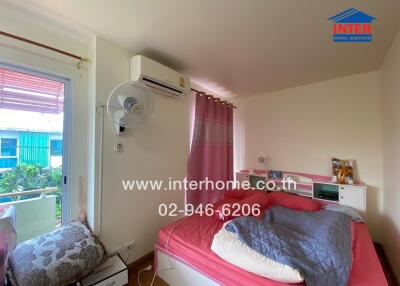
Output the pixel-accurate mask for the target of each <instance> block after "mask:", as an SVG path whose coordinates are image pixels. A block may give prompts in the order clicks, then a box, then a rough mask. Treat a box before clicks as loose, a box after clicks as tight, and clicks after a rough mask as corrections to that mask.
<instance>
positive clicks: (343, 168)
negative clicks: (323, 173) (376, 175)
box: [332, 158, 354, 184]
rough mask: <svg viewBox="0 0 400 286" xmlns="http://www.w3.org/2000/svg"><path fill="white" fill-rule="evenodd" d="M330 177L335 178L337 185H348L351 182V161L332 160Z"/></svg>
mask: <svg viewBox="0 0 400 286" xmlns="http://www.w3.org/2000/svg"><path fill="white" fill-rule="evenodd" d="M332 175H333V176H336V178H337V182H338V183H339V184H348V183H349V181H353V180H354V178H353V160H341V159H337V158H332Z"/></svg>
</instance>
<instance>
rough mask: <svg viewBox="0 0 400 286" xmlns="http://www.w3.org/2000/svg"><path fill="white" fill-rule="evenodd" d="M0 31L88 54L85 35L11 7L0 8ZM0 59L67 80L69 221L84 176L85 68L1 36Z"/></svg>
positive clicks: (74, 215)
mask: <svg viewBox="0 0 400 286" xmlns="http://www.w3.org/2000/svg"><path fill="white" fill-rule="evenodd" d="M0 30H3V31H6V32H8V33H13V34H16V35H19V36H22V37H26V38H29V39H31V40H34V41H37V42H41V43H46V44H48V45H51V46H54V47H57V48H59V49H65V50H67V51H70V52H72V53H75V54H78V55H81V56H83V57H87V56H88V53H89V46H88V44H87V41H88V40H89V37H87V36H86V35H83V34H82V35H80V36H77V35H79V34H78V33H77V32H76V31H72V30H68V29H65V28H64V27H61V26H58V25H56V24H54V23H51V24H49V22H47V21H44V20H43V19H40V18H37V17H36V15H31V14H29V15H27V14H26V13H21V12H19V11H18V10H15V9H13V8H12V7H1V9H0ZM0 60H2V61H6V62H8V63H13V64H16V65H20V66H25V67H28V68H31V69H34V70H39V71H43V72H46V73H50V74H54V75H57V76H61V77H65V78H68V79H70V80H71V85H72V98H71V110H70V112H71V114H70V115H71V123H70V128H71V134H70V135H71V136H70V138H65V139H64V140H70V166H69V180H68V181H69V187H70V189H69V191H70V192H69V195H70V209H69V215H70V219H76V218H77V217H78V215H79V208H80V205H79V191H80V189H81V187H80V181H81V182H82V183H83V185H86V181H87V175H88V172H87V171H88V169H87V168H88V157H87V153H88V128H89V126H88V119H89V117H88V71H87V69H86V68H83V69H81V70H78V69H77V68H76V63H77V61H76V60H73V59H72V60H71V59H69V58H67V57H65V56H62V55H58V54H56V53H54V52H51V51H48V50H44V49H42V48H38V47H34V46H32V45H29V44H25V43H21V42H18V41H15V40H11V39H8V38H5V37H0ZM82 191H86V189H84V190H82Z"/></svg>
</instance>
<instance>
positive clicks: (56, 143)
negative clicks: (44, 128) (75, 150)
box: [50, 140, 63, 156]
mask: <svg viewBox="0 0 400 286" xmlns="http://www.w3.org/2000/svg"><path fill="white" fill-rule="evenodd" d="M62 154H63V141H62V140H51V141H50V155H51V156H62Z"/></svg>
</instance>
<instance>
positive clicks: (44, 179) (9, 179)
mask: <svg viewBox="0 0 400 286" xmlns="http://www.w3.org/2000/svg"><path fill="white" fill-rule="evenodd" d="M61 182H62V168H61V167H59V168H50V169H45V168H42V167H41V166H38V165H31V164H21V165H18V166H16V167H15V168H14V169H11V170H9V171H6V172H4V173H3V174H2V175H0V193H2V194H4V193H15V192H23V191H30V190H37V189H44V188H52V187H56V188H57V191H56V192H54V194H55V195H57V197H56V215H57V218H60V217H61V190H62V188H61V187H62V184H61ZM38 196H40V195H29V196H20V197H13V198H12V199H13V200H21V199H28V198H34V197H38Z"/></svg>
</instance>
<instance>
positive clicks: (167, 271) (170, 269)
mask: <svg viewBox="0 0 400 286" xmlns="http://www.w3.org/2000/svg"><path fill="white" fill-rule="evenodd" d="M154 252H155V262H154V264H155V268H156V270H157V275H158V276H159V277H160V278H161V279H163V280H164V281H165V282H167V283H168V284H169V285H171V286H188V285H190V286H219V285H221V284H219V283H218V282H216V281H215V280H213V279H212V278H211V277H208V276H206V275H205V274H203V273H201V271H200V270H198V269H194V268H193V267H192V266H190V265H189V263H187V262H186V261H184V260H183V259H181V258H179V257H177V256H174V255H173V254H171V253H168V251H166V250H164V249H161V248H159V247H157V246H156V249H155V251H154Z"/></svg>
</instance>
